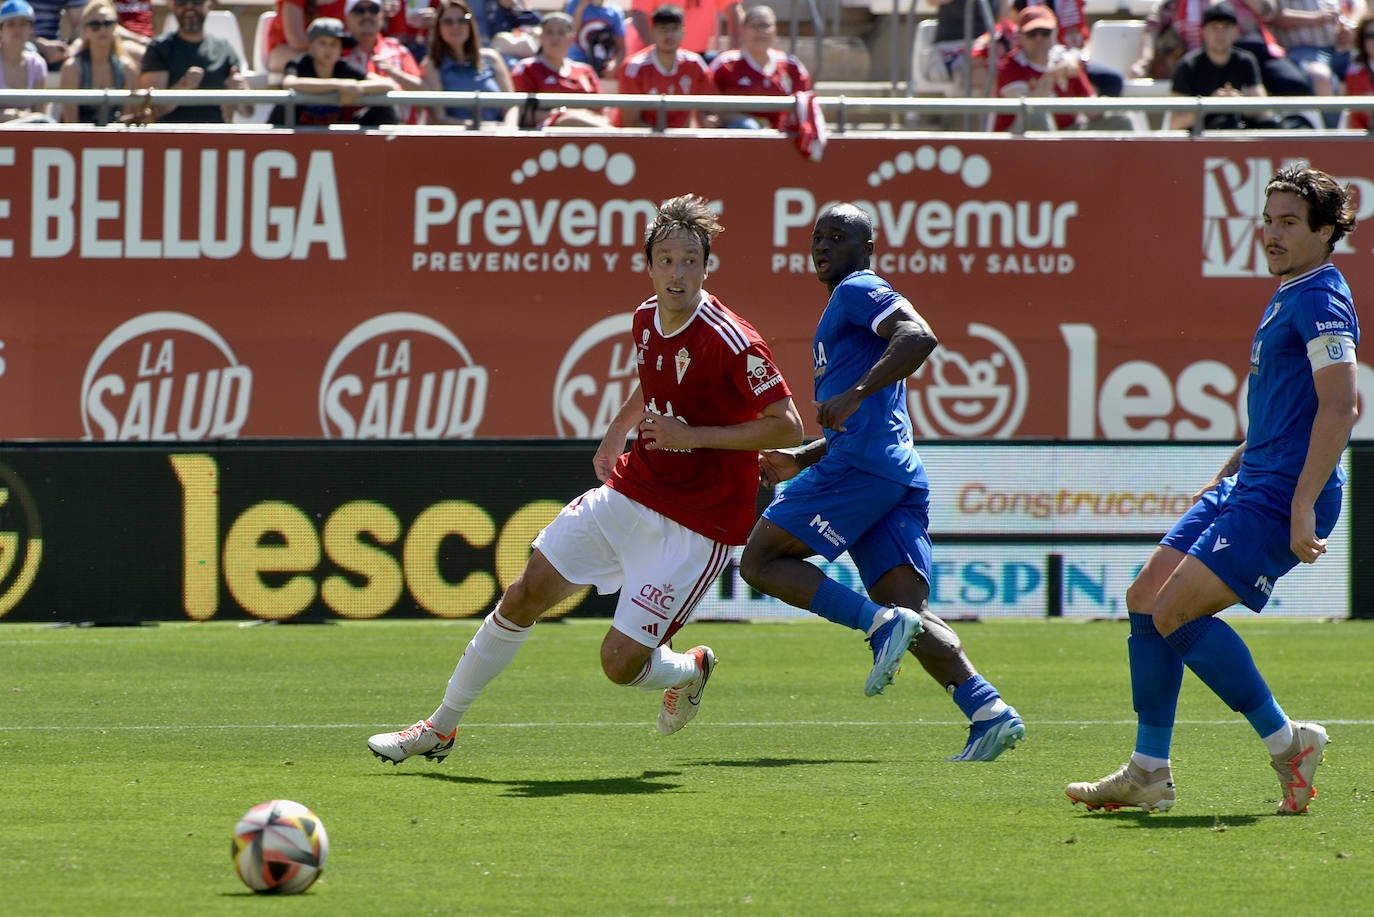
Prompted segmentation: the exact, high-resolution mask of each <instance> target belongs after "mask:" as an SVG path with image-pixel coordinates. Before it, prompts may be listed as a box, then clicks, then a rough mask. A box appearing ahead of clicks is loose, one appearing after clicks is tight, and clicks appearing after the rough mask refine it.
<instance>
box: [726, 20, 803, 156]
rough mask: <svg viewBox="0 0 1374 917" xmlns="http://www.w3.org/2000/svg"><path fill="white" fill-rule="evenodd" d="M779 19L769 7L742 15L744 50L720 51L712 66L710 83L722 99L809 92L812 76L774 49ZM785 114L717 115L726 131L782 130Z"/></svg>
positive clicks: (788, 55) (735, 113)
mask: <svg viewBox="0 0 1374 917" xmlns="http://www.w3.org/2000/svg"><path fill="white" fill-rule="evenodd" d="M777 40H778V17H777V14H776V13H774V12H773V8H772V7H769V6H751V7H750V8H749V10H748V11H747V12H746V13H745V14H744V37H743V41H744V47H742V48H739V49H735V48H731V49H730V50H728V51H722V52H721V53H720V54H719V55H718V56H717V57H716V59H715V60H714V61H712V62H711V82H712V84H713V85H714V86H715V89H716V91H717V92H719V93H721V94H723V95H745V96H791V95H795V94H796V93H798V92H805V91H806V90H808V89H810V88H811V75H810V74H809V73H807V72H806V67H805V66H803V65H802V62H801V61H799V60H797V58H795V57H793V56H792V55H791V54H788V53H787V52H785V51H780V50H778V49H777V48H774V47H773V45H774V44H775V43H776V42H777ZM790 116H791V113H790V112H786V111H770V112H754V113H752V114H751V113H745V112H729V113H722V114H721V115H720V122H721V124H723V125H724V126H725V127H732V128H737V129H749V130H758V129H759V128H761V127H764V126H765V125H766V126H768V127H774V128H777V129H778V130H783V129H785V128H786V126H787V120H788V118H789V117H790Z"/></svg>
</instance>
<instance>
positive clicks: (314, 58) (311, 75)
mask: <svg viewBox="0 0 1374 917" xmlns="http://www.w3.org/2000/svg"><path fill="white" fill-rule="evenodd" d="M347 36H348V33H347V32H346V31H345V30H344V24H343V22H341V21H340V20H338V19H335V18H333V17H332V16H321V17H320V18H318V19H313V20H311V22H310V25H309V26H307V27H306V29H305V37H306V40H307V41H308V42H309V50H308V51H306V52H305V53H304V54H302V55H301V56H300V57H297V58H296V59H295V60H293V61H291V62H290V63H288V64H287V65H286V70H285V71H283V73H282V79H281V88H282V89H294V90H295V91H296V92H304V93H321V94H323V93H336V94H337V95H338V96H339V101H340V102H342V103H343V107H342V108H340V107H339V106H337V105H301V106H299V107H297V109H296V115H295V124H296V125H301V126H324V125H329V124H360V125H363V126H365V127H375V126H377V125H379V124H395V123H396V110H395V109H394V108H392V107H391V106H389V105H371V106H367V105H365V106H362V107H358V106H357V105H355V104H354V103H356V102H357V101H358V100H359V97H360V96H366V95H373V94H377V93H383V92H390V91H391V90H393V89H395V88H396V84H395V83H393V82H392V81H391V80H390V79H388V78H387V77H384V76H381V75H379V74H376V73H368V72H367V71H366V70H362V69H360V68H358V67H355V66H353V65H352V64H350V63H349V62H348V61H346V60H344V59H343V46H344V39H345V38H346V37H347ZM285 120H286V119H285V107H284V106H281V105H278V106H277V107H276V108H274V109H273V110H272V115H271V117H269V118H268V121H269V122H270V123H272V124H276V125H282V124H284V123H285Z"/></svg>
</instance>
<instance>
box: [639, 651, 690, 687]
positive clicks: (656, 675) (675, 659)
mask: <svg viewBox="0 0 1374 917" xmlns="http://www.w3.org/2000/svg"><path fill="white" fill-rule="evenodd" d="M700 674H701V669H700V668H698V666H697V657H695V656H691V655H688V654H687V653H675V652H673V651H672V650H670V649H669V648H668V647H666V646H660V647H659V648H658V649H656V650H654V654H653V655H652V656H650V657H649V661H648V662H646V663H644V670H643V671H642V672H640V673H639V677H638V678H636V679H635V680H634V681H632V682H630V684H629V687H632V688H643V689H644V690H645V691H662V690H663V689H664V688H681V687H683V686H684V685H689V684H691V683H692V682H694V681H696V680H697V676H698V675H700Z"/></svg>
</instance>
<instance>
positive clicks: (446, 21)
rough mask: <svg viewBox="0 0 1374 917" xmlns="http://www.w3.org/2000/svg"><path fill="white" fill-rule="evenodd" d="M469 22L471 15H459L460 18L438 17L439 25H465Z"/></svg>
mask: <svg viewBox="0 0 1374 917" xmlns="http://www.w3.org/2000/svg"><path fill="white" fill-rule="evenodd" d="M469 22H472V16H471V15H467V16H463V17H460V18H458V19H453V18H449V19H440V20H439V25H451V26H460V25H467V24H468V23H469Z"/></svg>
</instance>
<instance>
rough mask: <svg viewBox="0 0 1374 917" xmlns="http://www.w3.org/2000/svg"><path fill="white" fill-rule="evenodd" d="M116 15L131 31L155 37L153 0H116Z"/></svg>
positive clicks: (245, 63)
mask: <svg viewBox="0 0 1374 917" xmlns="http://www.w3.org/2000/svg"><path fill="white" fill-rule="evenodd" d="M115 15H116V16H118V17H119V24H120V25H122V26H124V28H126V29H128V30H129V31H130V32H135V33H137V34H139V35H146V36H147V37H149V38H152V37H153V3H152V0H115ZM243 65H244V66H245V67H247V66H248V65H249V62H248V61H244V62H243Z"/></svg>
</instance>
